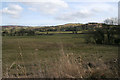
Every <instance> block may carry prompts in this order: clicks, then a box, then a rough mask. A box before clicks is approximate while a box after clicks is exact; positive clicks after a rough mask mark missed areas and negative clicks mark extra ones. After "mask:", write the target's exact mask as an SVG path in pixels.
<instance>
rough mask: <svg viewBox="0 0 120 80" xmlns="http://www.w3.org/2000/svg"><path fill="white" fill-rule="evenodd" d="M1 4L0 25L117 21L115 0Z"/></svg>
mask: <svg viewBox="0 0 120 80" xmlns="http://www.w3.org/2000/svg"><path fill="white" fill-rule="evenodd" d="M1 4H2V6H1V7H0V16H2V24H1V25H24V26H51V25H61V24H67V23H88V22H98V23H102V22H103V21H104V20H105V19H107V18H112V17H118V0H101V1H100V0H91V1H90V0H84V1H83V0H34V1H33V0H26V2H25V0H24V1H21V2H20V1H17V0H16V1H11V2H10V1H9V0H7V1H2V2H1V3H0V5H1Z"/></svg>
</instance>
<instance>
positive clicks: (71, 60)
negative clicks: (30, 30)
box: [4, 43, 118, 78]
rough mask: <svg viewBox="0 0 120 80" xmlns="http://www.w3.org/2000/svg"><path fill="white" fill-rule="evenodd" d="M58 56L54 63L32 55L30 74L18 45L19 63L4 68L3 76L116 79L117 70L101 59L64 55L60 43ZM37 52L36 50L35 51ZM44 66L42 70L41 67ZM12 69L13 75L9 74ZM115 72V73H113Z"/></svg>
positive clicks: (71, 54)
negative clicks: (89, 59) (33, 61)
mask: <svg viewBox="0 0 120 80" xmlns="http://www.w3.org/2000/svg"><path fill="white" fill-rule="evenodd" d="M59 45H60V56H59V59H56V60H55V61H54V62H53V61H50V60H45V61H40V60H39V59H38V58H37V52H35V53H34V54H33V58H35V60H36V62H37V64H36V65H34V63H33V64H31V65H32V66H31V71H32V72H31V73H29V72H28V70H27V69H28V68H29V67H30V66H29V67H26V66H25V65H26V64H25V61H24V58H23V52H22V46H21V45H19V50H20V51H19V56H18V57H20V58H21V62H22V64H21V63H19V62H17V60H16V61H15V62H13V63H12V64H11V65H10V66H9V67H7V68H6V72H5V76H4V77H7V78H13V77H16V78H25V77H27V78H113V77H114V78H116V77H118V74H117V69H114V71H113V70H111V69H110V66H109V65H107V64H105V62H104V61H103V60H102V59H100V58H99V59H98V58H96V61H92V62H90V61H84V60H83V59H82V57H81V56H77V55H75V54H73V53H65V52H64V47H63V44H62V43H60V44H59ZM35 51H37V49H35ZM42 64H44V68H41V65H42ZM13 67H14V71H16V72H14V74H11V73H12V72H13V71H12V70H13V69H12V68H13ZM115 70H116V71H115Z"/></svg>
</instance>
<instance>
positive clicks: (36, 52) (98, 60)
mask: <svg viewBox="0 0 120 80" xmlns="http://www.w3.org/2000/svg"><path fill="white" fill-rule="evenodd" d="M86 35H88V34H54V35H40V36H4V37H3V42H2V50H3V77H72V78H74V77H80V78H86V77H117V76H118V74H117V67H116V66H117V57H118V47H117V46H112V45H97V44H86V43H85V40H84V37H85V36H86ZM87 71H88V72H87Z"/></svg>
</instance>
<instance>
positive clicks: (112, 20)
mask: <svg viewBox="0 0 120 80" xmlns="http://www.w3.org/2000/svg"><path fill="white" fill-rule="evenodd" d="M104 23H105V24H108V25H117V24H118V18H107V19H105V20H104Z"/></svg>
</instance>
